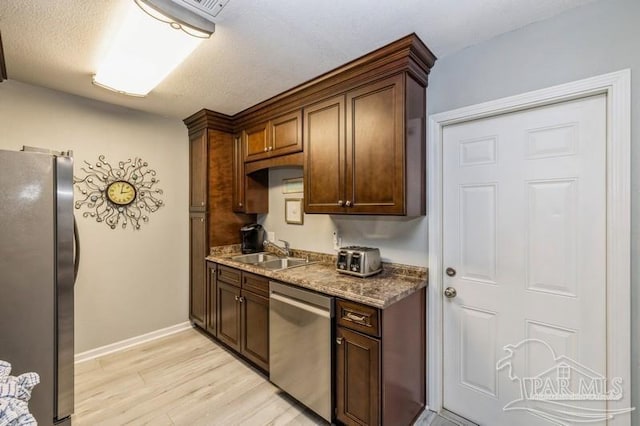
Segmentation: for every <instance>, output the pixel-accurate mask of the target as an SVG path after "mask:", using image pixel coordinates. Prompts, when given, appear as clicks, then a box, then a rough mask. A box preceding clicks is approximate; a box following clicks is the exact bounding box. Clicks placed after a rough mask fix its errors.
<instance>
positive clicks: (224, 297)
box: [217, 280, 240, 352]
mask: <svg viewBox="0 0 640 426" xmlns="http://www.w3.org/2000/svg"><path fill="white" fill-rule="evenodd" d="M217 296H218V297H217V299H218V300H217V311H218V312H217V321H218V324H217V326H218V327H217V328H218V339H220V341H222V342H223V343H224V344H226V345H227V346H229V347H230V348H232V349H234V350H236V351H238V352H240V302H239V301H240V288H239V287H235V286H233V285H231V284H227V283H225V282H222V281H220V280H218V291H217Z"/></svg>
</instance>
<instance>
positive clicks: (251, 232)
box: [240, 223, 264, 253]
mask: <svg viewBox="0 0 640 426" xmlns="http://www.w3.org/2000/svg"><path fill="white" fill-rule="evenodd" d="M240 237H241V238H242V253H258V252H261V251H263V249H262V243H263V241H264V228H263V227H262V225H260V224H259V223H252V224H250V225H245V226H243V227H242V228H240Z"/></svg>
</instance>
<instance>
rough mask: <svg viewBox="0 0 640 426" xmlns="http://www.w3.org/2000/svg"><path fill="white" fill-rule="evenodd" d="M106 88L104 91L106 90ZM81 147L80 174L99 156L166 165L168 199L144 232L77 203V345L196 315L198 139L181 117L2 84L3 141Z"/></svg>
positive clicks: (163, 182)
mask: <svg viewBox="0 0 640 426" xmlns="http://www.w3.org/2000/svg"><path fill="white" fill-rule="evenodd" d="M96 90H99V89H96ZM22 145H31V146H38V147H44V148H50V149H56V150H67V149H71V150H73V151H74V157H75V161H76V162H75V164H76V167H75V175H76V176H79V175H81V172H80V168H79V167H80V166H81V165H82V164H83V160H86V161H89V162H91V163H95V162H96V161H97V159H98V155H99V154H104V155H105V156H106V159H107V161H111V162H117V161H120V160H126V159H128V158H132V157H135V156H139V157H141V158H142V159H143V160H144V161H147V162H148V163H149V166H150V167H151V168H153V169H155V170H156V171H157V173H158V175H157V178H158V179H159V180H160V182H159V184H158V187H159V188H161V189H163V190H164V195H163V197H164V198H163V200H164V202H165V207H163V208H161V209H160V210H158V212H156V213H154V214H151V215H150V221H149V223H147V224H144V225H143V227H142V229H141V230H140V231H135V232H134V231H133V230H132V229H120V228H118V229H115V230H111V229H110V228H108V227H107V226H106V225H105V224H104V223H97V222H96V221H95V219H90V218H83V217H82V214H81V211H80V210H75V214H76V218H77V219H78V227H79V233H80V238H81V247H82V258H81V259H82V261H81V266H80V271H79V277H78V281H77V283H76V287H75V291H76V299H75V301H76V309H75V313H76V317H75V319H76V323H75V325H76V327H75V330H76V331H75V336H76V353H79V352H83V351H86V350H89V349H93V348H96V347H99V346H103V345H106V344H109V343H113V342H117V341H120V340H123V339H126V338H129V337H133V336H138V335H140V334H144V333H147V332H150V331H154V330H157V329H160V328H163V327H168V326H171V325H174V324H178V323H181V322H184V321H187V320H188V279H189V272H188V250H189V245H188V213H187V206H188V185H189V182H188V180H189V177H188V176H189V175H188V144H187V130H186V128H185V127H184V125H183V124H182V122H180V121H179V120H176V119H167V118H164V117H160V116H155V115H150V114H144V113H141V112H136V111H133V110H129V109H125V108H121V107H116V106H113V105H109V104H105V103H101V102H97V101H92V100H88V99H85V98H80V97H76V96H72V95H67V94H63V93H60V92H55V91H52V90H48V89H43V88H39V87H35V86H30V85H26V84H22V83H19V82H16V81H13V80H9V81H5V82H3V83H1V84H0V149H11V150H19V149H20V148H21V147H22Z"/></svg>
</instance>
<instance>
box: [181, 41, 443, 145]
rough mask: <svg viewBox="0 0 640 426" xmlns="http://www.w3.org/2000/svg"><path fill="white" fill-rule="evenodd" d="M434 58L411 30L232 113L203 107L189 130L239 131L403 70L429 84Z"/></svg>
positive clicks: (189, 123)
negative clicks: (372, 49)
mask: <svg viewBox="0 0 640 426" xmlns="http://www.w3.org/2000/svg"><path fill="white" fill-rule="evenodd" d="M435 61H436V57H435V55H434V54H433V53H432V52H431V51H430V50H429V48H428V47H427V46H426V45H425V44H424V43H423V42H422V40H420V38H419V37H418V36H417V35H416V34H415V33H412V34H409V35H407V36H405V37H403V38H401V39H399V40H396V41H394V42H392V43H389V44H387V45H386V46H383V47H381V48H379V49H377V50H374V51H373V52H370V53H368V54H366V55H364V56H361V57H359V58H357V59H355V60H353V61H351V62H348V63H346V64H345V65H342V66H340V67H338V68H335V69H333V70H331V71H329V72H326V73H324V74H322V75H320V76H318V77H316V78H314V79H312V80H309V81H307V82H305V83H302V84H300V85H298V86H296V87H294V88H292V89H289V90H287V91H285V92H283V93H281V94H279V95H276V96H274V97H272V98H270V99H267V100H265V101H263V102H260V103H259V104H257V105H254V106H252V107H250V108H247V109H245V110H244V111H240V112H239V113H237V114H235V115H233V116H228V115H225V114H220V113H217V112H213V111H209V110H207V109H203V110H201V111H199V112H197V113H195V114H193V115H191V116H190V117H188V118H186V119H185V120H184V123H185V125H186V126H187V127H188V128H189V133H190V134H191V133H193V132H197V131H199V130H201V129H203V128H205V127H207V126H209V127H208V128H213V129H216V130H222V131H228V132H238V131H239V130H241V129H243V128H246V127H247V126H249V125H251V124H255V123H259V122H261V121H265V120H267V119H269V118H271V117H274V116H277V115H280V114H284V113H287V112H290V111H292V110H294V109H296V108H301V107H303V106H304V105H309V104H311V103H313V102H316V101H318V100H321V99H323V98H326V97H327V96H331V95H333V94H335V93H339V92H341V91H347V90H349V89H351V88H353V87H356V86H358V85H359V84H365V83H367V82H370V81H372V80H377V79H381V78H384V77H388V76H390V75H392V74H396V73H398V72H402V71H406V72H407V73H408V74H409V75H411V76H412V77H413V78H414V79H415V80H416V81H417V82H418V83H420V84H422V85H424V86H425V87H426V86H427V78H428V75H429V71H430V70H431V68H432V67H433V65H434V63H435Z"/></svg>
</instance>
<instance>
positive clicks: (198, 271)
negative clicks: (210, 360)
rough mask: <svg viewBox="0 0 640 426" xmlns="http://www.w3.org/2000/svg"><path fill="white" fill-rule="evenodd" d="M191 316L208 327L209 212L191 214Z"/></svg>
mask: <svg viewBox="0 0 640 426" xmlns="http://www.w3.org/2000/svg"><path fill="white" fill-rule="evenodd" d="M189 235H190V238H189V240H190V242H191V246H190V248H189V263H190V267H189V318H190V319H191V321H192V322H193V323H194V324H196V325H198V326H199V327H202V328H205V327H206V316H207V299H206V294H207V283H206V281H207V277H206V275H205V274H206V263H205V260H204V258H205V257H206V256H207V250H208V247H207V237H206V236H207V214H206V213H198V212H195V213H194V212H192V213H190V214H189Z"/></svg>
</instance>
